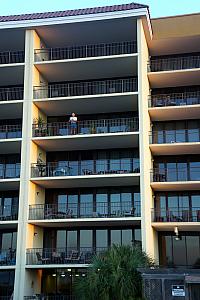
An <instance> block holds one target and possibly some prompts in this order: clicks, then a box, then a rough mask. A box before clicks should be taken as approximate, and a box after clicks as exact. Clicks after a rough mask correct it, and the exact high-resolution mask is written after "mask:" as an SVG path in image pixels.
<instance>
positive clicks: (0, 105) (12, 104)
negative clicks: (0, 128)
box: [0, 101, 23, 120]
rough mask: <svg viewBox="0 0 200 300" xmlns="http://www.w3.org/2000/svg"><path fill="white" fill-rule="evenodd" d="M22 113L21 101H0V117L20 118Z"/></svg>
mask: <svg viewBox="0 0 200 300" xmlns="http://www.w3.org/2000/svg"><path fill="white" fill-rule="evenodd" d="M22 113H23V102H22V101H7V102H6V103H5V102H1V101H0V119H1V120H3V119H21V118H22Z"/></svg>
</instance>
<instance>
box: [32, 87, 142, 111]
mask: <svg viewBox="0 0 200 300" xmlns="http://www.w3.org/2000/svg"><path fill="white" fill-rule="evenodd" d="M34 103H35V104H36V105H37V107H38V108H39V109H40V110H42V111H43V112H44V113H45V114H46V115H47V116H59V115H63V112H72V111H75V112H76V113H77V114H78V115H79V114H95V113H100V112H102V113H109V112H113V108H114V111H115V112H123V111H137V110H138V92H130V93H112V94H100V95H87V96H74V97H62V98H48V99H35V100H34Z"/></svg>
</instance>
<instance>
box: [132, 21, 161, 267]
mask: <svg viewBox="0 0 200 300" xmlns="http://www.w3.org/2000/svg"><path fill="white" fill-rule="evenodd" d="M137 34H138V35H137V42H138V93H139V95H138V104H139V127H140V128H139V132H140V192H141V217H142V218H141V219H142V221H141V229H142V245H143V250H144V251H146V253H147V254H148V255H150V256H151V257H152V258H153V259H155V260H156V261H158V242H157V233H156V232H155V231H154V229H153V228H152V226H151V209H152V207H153V200H152V199H153V197H152V196H153V195H152V189H151V185H150V183H151V181H150V180H151V178H150V177H151V176H150V175H151V174H150V171H151V167H152V158H151V151H150V148H149V132H150V130H151V126H150V125H151V124H150V116H149V113H148V96H149V91H150V87H149V81H148V76H147V62H148V59H149V52H148V45H147V42H146V38H145V33H144V29H143V24H142V19H141V18H140V19H138V21H137Z"/></svg>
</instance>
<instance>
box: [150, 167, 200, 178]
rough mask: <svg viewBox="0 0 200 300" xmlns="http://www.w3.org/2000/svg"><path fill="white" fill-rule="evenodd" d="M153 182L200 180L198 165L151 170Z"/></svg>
mask: <svg viewBox="0 0 200 300" xmlns="http://www.w3.org/2000/svg"><path fill="white" fill-rule="evenodd" d="M151 175H152V177H151V180H152V181H153V182H165V181H167V182H173V181H200V167H181V166H180V167H178V166H177V167H174V168H173V167H169V168H162V169H158V168H155V169H154V170H153V171H151Z"/></svg>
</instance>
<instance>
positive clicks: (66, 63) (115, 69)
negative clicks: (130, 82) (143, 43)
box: [35, 53, 138, 82]
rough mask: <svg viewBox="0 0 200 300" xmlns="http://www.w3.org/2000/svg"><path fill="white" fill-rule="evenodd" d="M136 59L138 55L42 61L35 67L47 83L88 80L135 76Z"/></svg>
mask: <svg viewBox="0 0 200 300" xmlns="http://www.w3.org/2000/svg"><path fill="white" fill-rule="evenodd" d="M137 59H138V54H137V53H134V54H124V55H113V56H99V57H89V58H77V59H71V60H54V61H42V62H36V63H35V66H36V68H37V69H38V70H39V72H40V73H41V74H42V76H44V77H45V78H46V80H47V81H48V82H55V80H56V81H63V80H66V81H67V80H70V81H73V80H85V79H86V80H88V79H91V78H92V79H99V78H105V77H106V78H113V77H118V76H120V77H125V76H134V75H137ZM66 70H67V71H66Z"/></svg>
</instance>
